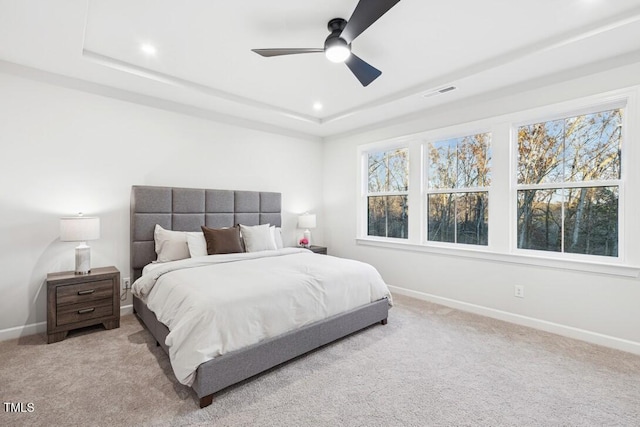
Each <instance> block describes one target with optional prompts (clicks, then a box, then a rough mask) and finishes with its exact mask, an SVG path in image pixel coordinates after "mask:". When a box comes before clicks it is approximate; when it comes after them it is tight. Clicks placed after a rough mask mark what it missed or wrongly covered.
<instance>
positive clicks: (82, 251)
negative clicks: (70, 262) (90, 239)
mask: <svg viewBox="0 0 640 427" xmlns="http://www.w3.org/2000/svg"><path fill="white" fill-rule="evenodd" d="M75 273H76V274H89V273H91V248H90V247H89V246H87V244H86V243H82V244H80V245H79V246H76V271H75Z"/></svg>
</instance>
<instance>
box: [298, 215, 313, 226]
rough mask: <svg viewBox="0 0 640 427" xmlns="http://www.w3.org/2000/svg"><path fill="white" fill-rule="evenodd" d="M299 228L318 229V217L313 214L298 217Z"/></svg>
mask: <svg viewBox="0 0 640 427" xmlns="http://www.w3.org/2000/svg"><path fill="white" fill-rule="evenodd" d="M298 227H299V228H316V216H315V215H312V214H304V215H300V216H299V217H298Z"/></svg>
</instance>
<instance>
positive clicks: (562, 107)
mask: <svg viewBox="0 0 640 427" xmlns="http://www.w3.org/2000/svg"><path fill="white" fill-rule="evenodd" d="M636 98H637V89H636V90H629V89H626V90H620V91H615V92H611V93H609V94H605V95H599V96H593V97H589V98H585V99H581V100H577V101H569V102H565V103H562V104H556V105H552V106H549V107H540V108H537V109H535V110H532V111H531V112H528V111H525V112H522V113H518V114H517V116H518V120H514V121H512V123H511V133H510V139H511V141H510V147H511V162H510V174H509V175H510V177H511V180H510V182H511V191H510V197H511V201H510V209H511V211H510V213H511V218H512V222H511V223H510V224H511V226H510V230H509V231H510V235H511V239H510V253H512V254H514V255H519V256H530V257H536V258H548V257H551V256H553V257H554V258H557V259H558V260H560V261H578V262H587V263H589V262H592V261H591V260H592V259H598V258H601V259H602V262H601V263H602V264H605V265H607V264H611V265H616V264H625V260H626V246H627V245H626V238H625V237H626V235H625V232H624V231H625V228H624V224H625V221H624V218H625V210H626V209H625V203H626V198H625V197H624V188H625V182H626V180H625V178H626V170H627V169H628V167H629V166H630V163H629V162H630V161H629V157H630V156H629V155H627V153H626V152H627V147H629V146H630V145H631V144H630V141H629V139H628V138H629V135H630V132H629V125H630V124H631V122H632V120H629V116H630V115H631V114H634V113H636V112H635V108H634V105H633V104H635V99H636ZM617 108H622V109H624V110H625V117H624V126H623V128H622V131H623V134H622V164H621V165H620V167H621V168H622V169H621V171H622V176H621V177H620V179H618V180H611V181H579V182H563V183H544V184H536V185H523V184H518V171H517V169H518V144H517V141H518V136H517V132H518V127H519V126H524V125H528V124H531V123H540V122H544V121H552V120H559V119H562V118H567V117H575V116H579V115H583V114H591V113H595V112H599V111H606V110H613V109H617ZM630 113H631V114H630ZM520 117H522V118H520ZM634 117H635V116H634ZM598 185H610V186H617V187H618V200H619V202H620V204H619V205H618V256H617V257H600V256H597V255H587V254H572V253H568V252H556V251H537V250H533V249H520V248H518V223H517V221H516V220H513V218H517V206H518V201H517V199H518V190H526V189H556V188H557V189H559V188H578V187H594V186H598ZM596 263H597V261H596Z"/></svg>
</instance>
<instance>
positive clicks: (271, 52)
mask: <svg viewBox="0 0 640 427" xmlns="http://www.w3.org/2000/svg"><path fill="white" fill-rule="evenodd" d="M251 51H253V52H255V53H257V54H258V55H262V56H266V57H267V58H268V57H271V56H281V55H296V54H299V53H317V52H324V49H322V48H314V47H311V48H293V49H251Z"/></svg>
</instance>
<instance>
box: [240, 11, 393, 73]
mask: <svg viewBox="0 0 640 427" xmlns="http://www.w3.org/2000/svg"><path fill="white" fill-rule="evenodd" d="M399 1H400V0H360V2H359V3H358V5H357V6H356V9H355V10H354V11H353V14H352V15H351V18H349V20H348V21H345V20H344V19H342V18H334V19H332V20H331V21H329V24H328V28H329V31H331V34H329V37H327V39H326V40H325V41H324V48H292V49H286V48H285V49H251V50H252V51H253V52H255V53H257V54H258V55H262V56H265V57H271V56H281V55H296V54H300V53H318V52H324V54H325V55H326V57H327V59H329V60H330V61H332V62H344V63H345V64H347V67H349V69H350V70H351V72H352V73H353V74H354V75H355V76H356V78H357V79H358V80H360V83H362V86H368V85H369V84H370V83H371V82H372V81H374V80H375V79H377V78H378V77H380V75H381V74H382V71H380V70H378V69H376V68H375V67H373V66H371V65H369V64H368V63H366V62H365V61H363V60H362V59H360V58H358V57H357V56H356V55H355V54H353V53H352V52H351V42H353V40H355V38H356V37H358V36H359V35H360V34H362V33H363V32H364V30H366V29H367V28H369V27H370V26H371V24H373V23H374V22H376V21H377V20H378V19H380V17H382V15H384V14H385V13H387V12H388V11H389V9H391V8H392V7H393V6H395V5H396V3H398V2H399Z"/></svg>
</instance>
